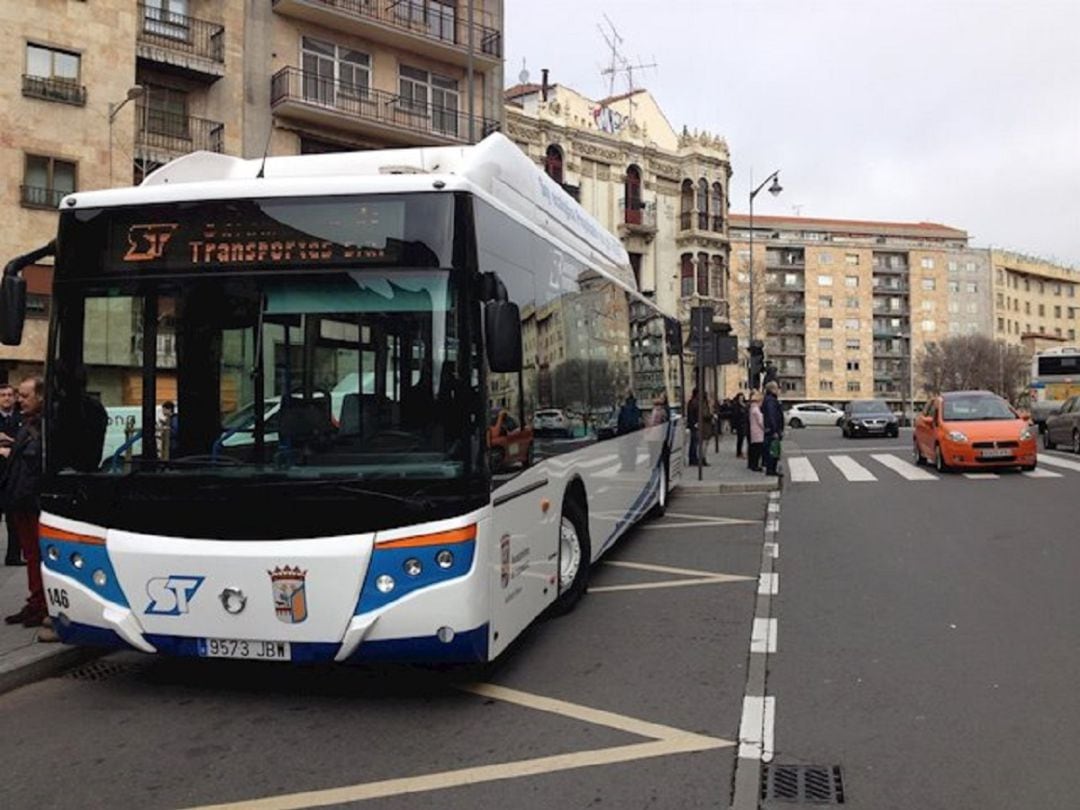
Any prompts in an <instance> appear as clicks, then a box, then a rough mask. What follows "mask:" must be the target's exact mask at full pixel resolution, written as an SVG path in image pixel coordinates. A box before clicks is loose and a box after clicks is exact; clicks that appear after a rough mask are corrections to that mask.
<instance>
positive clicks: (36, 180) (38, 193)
mask: <svg viewBox="0 0 1080 810" xmlns="http://www.w3.org/2000/svg"><path fill="white" fill-rule="evenodd" d="M74 190H75V164H74V163H72V162H70V161H66V160H59V159H57V158H53V157H45V156H43V155H27V156H26V166H25V169H24V171H23V184H22V189H21V199H22V204H23V206H25V207H26V208H56V206H58V205H59V204H60V200H61V199H63V197H64V195H65V194H70V193H71V192H73V191H74Z"/></svg>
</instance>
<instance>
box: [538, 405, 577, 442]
mask: <svg viewBox="0 0 1080 810" xmlns="http://www.w3.org/2000/svg"><path fill="white" fill-rule="evenodd" d="M533 432H534V433H536V435H537V436H565V437H568V436H570V435H571V434H572V433H573V427H572V426H571V424H570V418H569V417H568V416H567V415H566V414H565V413H564V412H563V411H561V410H559V409H558V408H545V409H543V410H540V411H537V412H536V413H534V414H533Z"/></svg>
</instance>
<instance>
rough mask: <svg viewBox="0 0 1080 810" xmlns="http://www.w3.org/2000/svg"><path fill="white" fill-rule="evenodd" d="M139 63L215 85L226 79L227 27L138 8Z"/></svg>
mask: <svg viewBox="0 0 1080 810" xmlns="http://www.w3.org/2000/svg"><path fill="white" fill-rule="evenodd" d="M138 19H139V26H138V31H137V32H136V35H135V40H136V41H135V55H136V57H137V58H138V60H139V62H141V63H143V64H144V65H149V66H151V67H155V68H158V69H161V70H164V71H166V72H168V73H173V74H175V75H178V76H182V77H184V78H187V79H193V80H195V81H199V82H205V83H208V84H212V83H213V82H216V81H217V80H218V79H220V78H221V77H222V76H224V75H225V26H223V25H219V24H217V23H212V22H207V21H206V20H199V19H196V18H195V17H188V16H186V15H184V14H176V13H174V12H172V11H168V10H166V9H162V8H153V7H151V6H147V5H144V4H142V3H140V4H139V18H138Z"/></svg>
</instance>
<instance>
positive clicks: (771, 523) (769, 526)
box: [765, 518, 780, 534]
mask: <svg viewBox="0 0 1080 810" xmlns="http://www.w3.org/2000/svg"><path fill="white" fill-rule="evenodd" d="M765 531H767V532H772V533H773V534H776V533H777V532H779V531H780V518H769V519H768V520H767V521H765Z"/></svg>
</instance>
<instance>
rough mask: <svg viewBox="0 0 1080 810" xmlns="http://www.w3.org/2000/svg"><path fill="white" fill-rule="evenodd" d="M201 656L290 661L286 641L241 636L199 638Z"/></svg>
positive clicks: (289, 652)
mask: <svg viewBox="0 0 1080 810" xmlns="http://www.w3.org/2000/svg"><path fill="white" fill-rule="evenodd" d="M199 655H200V656H201V657H203V658H242V659H246V660H252V661H291V660H292V651H291V650H290V649H289V642H287V641H252V640H250V639H242V638H200V639H199Z"/></svg>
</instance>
